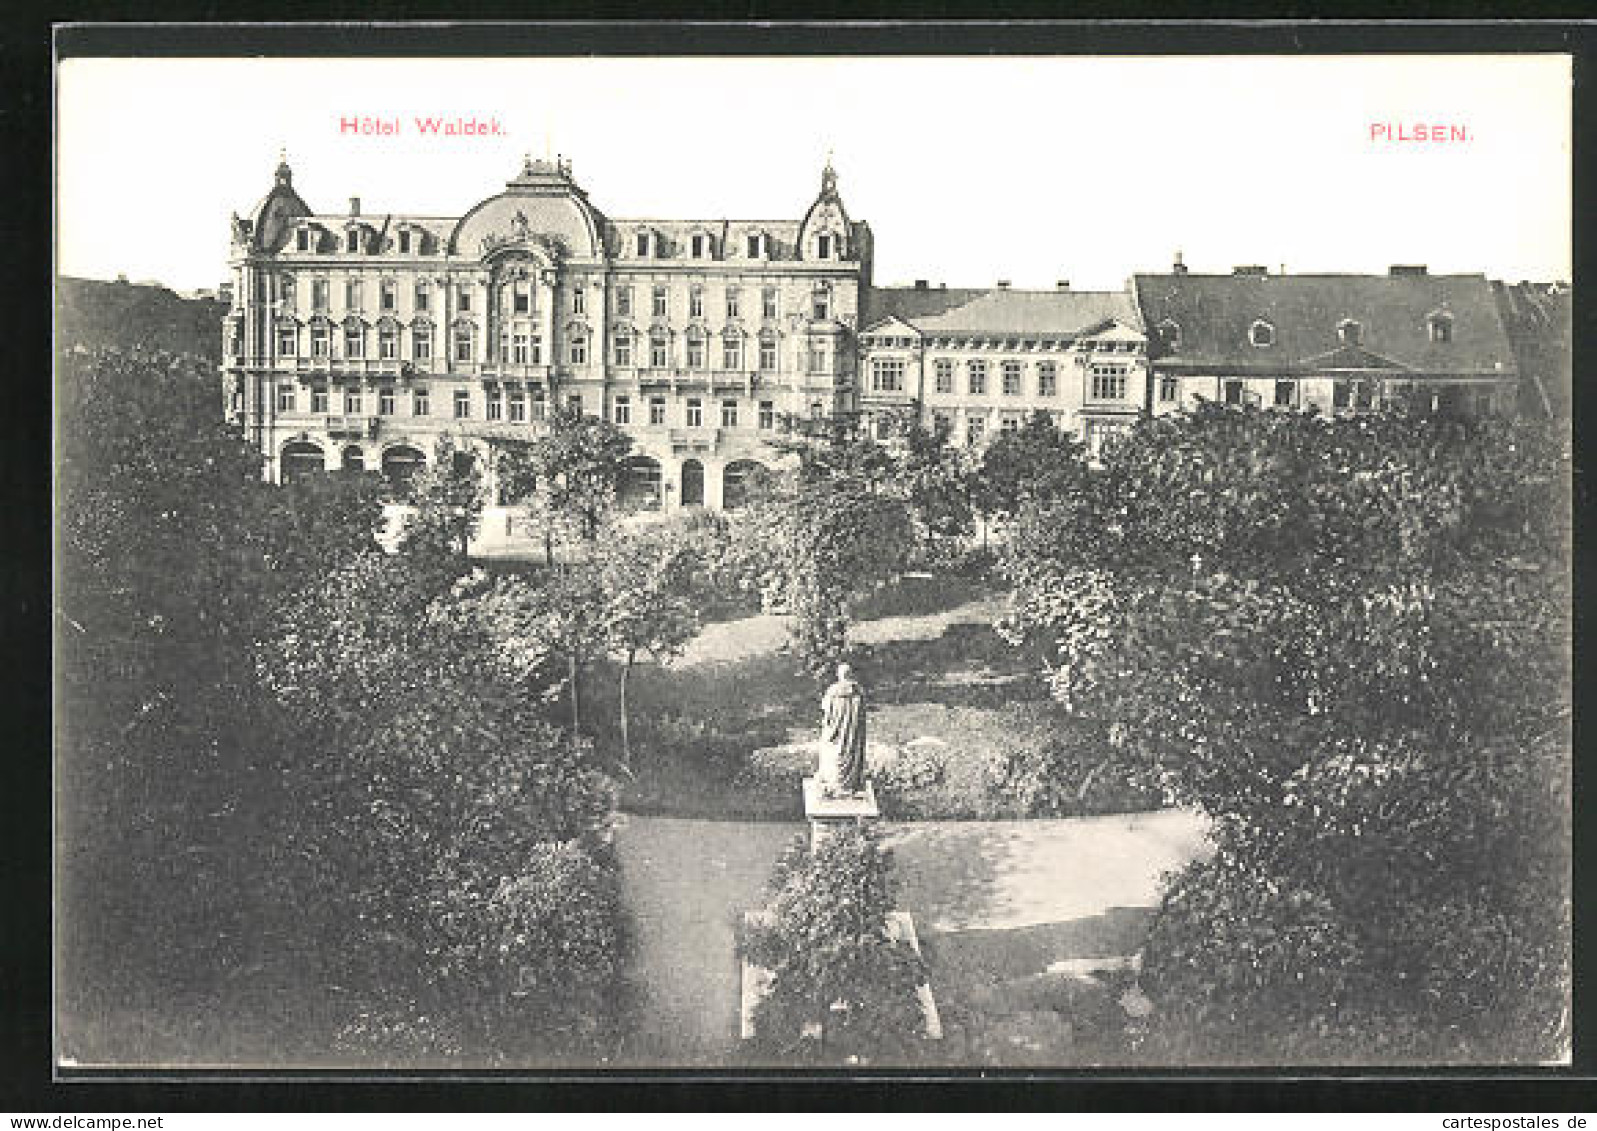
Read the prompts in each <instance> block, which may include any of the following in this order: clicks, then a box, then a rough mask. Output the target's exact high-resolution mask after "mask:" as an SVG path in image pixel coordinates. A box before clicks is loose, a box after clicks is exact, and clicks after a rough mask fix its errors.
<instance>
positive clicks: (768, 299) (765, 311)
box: [760, 287, 777, 318]
mask: <svg viewBox="0 0 1597 1131" xmlns="http://www.w3.org/2000/svg"><path fill="white" fill-rule="evenodd" d="M776 316H777V303H776V288H775V287H766V288H765V289H764V290H762V291H761V292H760V317H761V318H775V317H776Z"/></svg>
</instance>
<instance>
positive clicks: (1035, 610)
mask: <svg viewBox="0 0 1597 1131" xmlns="http://www.w3.org/2000/svg"><path fill="white" fill-rule="evenodd" d="M1567 458H1568V457H1567V453H1566V452H1565V450H1564V446H1563V441H1562V438H1561V437H1560V436H1559V435H1558V434H1557V433H1556V432H1555V431H1553V430H1551V429H1549V428H1547V427H1545V426H1534V425H1527V424H1519V423H1513V422H1482V423H1479V424H1474V425H1468V424H1464V423H1461V422H1457V421H1445V420H1432V419H1424V418H1418V417H1412V416H1408V415H1404V414H1389V415H1381V416H1376V417H1359V418H1352V419H1338V420H1324V419H1318V418H1314V417H1308V416H1302V415H1299V414H1290V413H1269V412H1260V411H1256V410H1250V411H1234V410H1227V409H1225V408H1221V407H1210V408H1206V409H1203V410H1200V411H1198V412H1196V413H1193V414H1190V415H1181V416H1177V417H1173V418H1165V419H1162V420H1159V421H1149V422H1145V423H1144V424H1142V425H1141V426H1139V428H1138V429H1136V430H1134V431H1133V432H1132V433H1131V435H1129V436H1128V437H1127V438H1126V439H1125V440H1124V441H1123V442H1122V443H1119V444H1117V445H1115V446H1114V447H1113V448H1111V449H1110V450H1109V452H1108V453H1106V456H1105V459H1104V464H1105V466H1104V469H1103V472H1102V474H1101V475H1098V476H1095V477H1094V478H1093V480H1092V481H1091V482H1090V484H1089V486H1088V489H1087V490H1086V491H1085V492H1083V493H1080V494H1072V495H1071V496H1069V497H1066V498H1063V499H1060V500H1056V501H1055V502H1053V503H1051V504H1028V505H1023V507H1022V513H1021V516H1020V518H1019V520H1018V522H1017V524H1016V530H1015V536H1014V538H1013V539H1012V540H1011V542H1010V545H1009V548H1008V551H1007V555H1006V557H1007V560H1006V562H1005V568H1006V572H1007V575H1008V576H1009V577H1010V579H1011V582H1012V584H1013V585H1014V586H1015V589H1016V593H1015V598H1016V605H1015V609H1016V613H1015V616H1014V618H1013V621H1012V623H1011V626H1010V631H1011V632H1012V633H1013V634H1014V635H1015V636H1017V638H1018V637H1027V636H1029V637H1031V638H1033V639H1040V640H1041V641H1042V642H1043V643H1045V644H1046V645H1048V646H1049V647H1050V648H1052V650H1053V653H1054V660H1053V677H1054V687H1055V694H1056V697H1057V698H1059V699H1060V700H1061V702H1062V703H1063V704H1064V705H1065V706H1066V708H1067V709H1068V710H1070V711H1071V712H1073V713H1074V714H1075V715H1076V716H1077V717H1079V718H1082V719H1086V720H1091V721H1093V722H1095V723H1096V724H1098V725H1101V726H1102V727H1103V728H1104V729H1105V733H1106V734H1107V735H1108V739H1109V743H1110V745H1111V747H1112V749H1113V750H1114V751H1115V752H1116V756H1117V760H1118V762H1119V764H1120V768H1121V769H1122V770H1123V771H1124V772H1126V773H1128V774H1129V775H1132V776H1133V777H1136V778H1139V779H1141V780H1143V781H1145V782H1146V783H1147V784H1149V785H1152V786H1156V787H1157V788H1159V789H1160V790H1162V791H1163V792H1164V794H1165V795H1166V796H1167V797H1169V798H1170V799H1171V800H1174V801H1177V802H1180V803H1184V804H1191V805H1196V806H1199V807H1201V808H1202V809H1203V810H1204V811H1206V812H1207V813H1208V814H1209V815H1210V817H1211V818H1212V819H1213V821H1214V826H1213V827H1214V832H1213V839H1214V841H1215V845H1216V854H1215V857H1214V859H1213V860H1212V861H1211V862H1209V863H1206V864H1202V865H1194V866H1193V867H1192V868H1191V869H1189V870H1188V871H1187V872H1186V873H1184V874H1183V875H1182V876H1180V877H1178V878H1177V880H1176V881H1175V882H1174V884H1173V885H1172V886H1171V888H1170V890H1169V892H1168V893H1167V895H1166V898H1165V901H1164V903H1163V905H1162V907H1161V909H1160V911H1159V914H1158V916H1157V917H1156V919H1155V922H1154V926H1153V929H1152V932H1151V934H1150V937H1149V942H1148V947H1147V953H1146V956H1145V963H1144V982H1145V984H1146V985H1147V987H1148V989H1149V992H1150V993H1152V994H1153V995H1154V997H1155V998H1156V999H1157V1000H1160V1001H1161V1003H1162V1004H1163V1005H1164V1006H1165V1007H1166V1008H1165V1013H1166V1015H1168V1016H1173V1017H1180V1018H1182V1019H1185V1020H1186V1021H1187V1022H1188V1023H1189V1024H1190V1026H1191V1028H1192V1029H1193V1034H1194V1036H1193V1039H1195V1040H1198V1041H1201V1042H1204V1044H1203V1046H1202V1047H1201V1048H1200V1049H1199V1050H1198V1054H1199V1055H1214V1054H1215V1052H1216V1050H1223V1053H1224V1055H1227V1056H1234V1057H1236V1058H1238V1059H1247V1058H1248V1057H1250V1056H1252V1057H1258V1056H1270V1057H1282V1056H1286V1057H1287V1058H1288V1059H1294V1058H1296V1059H1316V1058H1317V1059H1339V1058H1340V1059H1347V1058H1359V1057H1368V1056H1370V1055H1371V1051H1372V1050H1377V1051H1379V1052H1380V1054H1381V1055H1380V1056H1378V1057H1376V1059H1383V1060H1385V1059H1392V1058H1398V1059H1402V1058H1411V1059H1433V1058H1436V1057H1451V1058H1454V1059H1459V1058H1462V1059H1494V1060H1495V1059H1502V1058H1505V1057H1507V1058H1516V1059H1544V1058H1545V1057H1547V1056H1550V1055H1556V1052H1557V1049H1558V1047H1559V1043H1560V1040H1561V1039H1562V1038H1561V1037H1560V1033H1561V1031H1562V1030H1561V1026H1562V1025H1563V1024H1565V1022H1564V1021H1563V1020H1562V1017H1563V1010H1564V1001H1565V999H1566V998H1567V992H1568V981H1567V962H1568V951H1567V946H1568V939H1567V914H1568V913H1567V904H1566V902H1565V901H1566V899H1567V895H1566V887H1565V880H1564V872H1563V869H1564V868H1565V867H1566V865H1567V858H1568V855H1567V852H1568V840H1567V827H1568V812H1567V801H1568V794H1567V784H1566V774H1567V765H1568V747H1567V727H1568V712H1569V700H1568V667H1567V664H1568V636H1567V633H1568V624H1569V621H1568V607H1569V606H1568V594H1569V590H1568V572H1567V557H1566V555H1567V545H1568V543H1567V495H1566V493H1565V492H1566V491H1567V484H1568V462H1567ZM1507 673H1513V674H1512V675H1511V676H1510V675H1508V674H1507ZM1188 1052H1189V1053H1190V1052H1191V1050H1188Z"/></svg>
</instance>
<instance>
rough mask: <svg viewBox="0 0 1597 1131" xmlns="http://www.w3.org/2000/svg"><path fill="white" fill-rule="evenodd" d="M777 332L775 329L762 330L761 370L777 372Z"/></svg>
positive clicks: (763, 371)
mask: <svg viewBox="0 0 1597 1131" xmlns="http://www.w3.org/2000/svg"><path fill="white" fill-rule="evenodd" d="M776 364H777V358H776V333H775V331H773V330H761V331H760V372H761V373H775V372H776Z"/></svg>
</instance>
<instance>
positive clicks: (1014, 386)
mask: <svg viewBox="0 0 1597 1131" xmlns="http://www.w3.org/2000/svg"><path fill="white" fill-rule="evenodd" d="M1003 382H1004V396H1006V397H1018V396H1020V362H1018V361H1006V362H1004V367H1003ZM1010 431H1013V429H1010Z"/></svg>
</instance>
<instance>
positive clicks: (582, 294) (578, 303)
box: [571, 281, 588, 314]
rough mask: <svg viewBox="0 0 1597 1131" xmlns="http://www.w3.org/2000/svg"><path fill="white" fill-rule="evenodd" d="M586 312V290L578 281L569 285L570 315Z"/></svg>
mask: <svg viewBox="0 0 1597 1131" xmlns="http://www.w3.org/2000/svg"><path fill="white" fill-rule="evenodd" d="M587 312H588V289H587V288H586V287H585V286H583V285H582V283H581V282H580V281H578V282H574V283H572V284H571V313H573V314H586V313H587Z"/></svg>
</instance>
